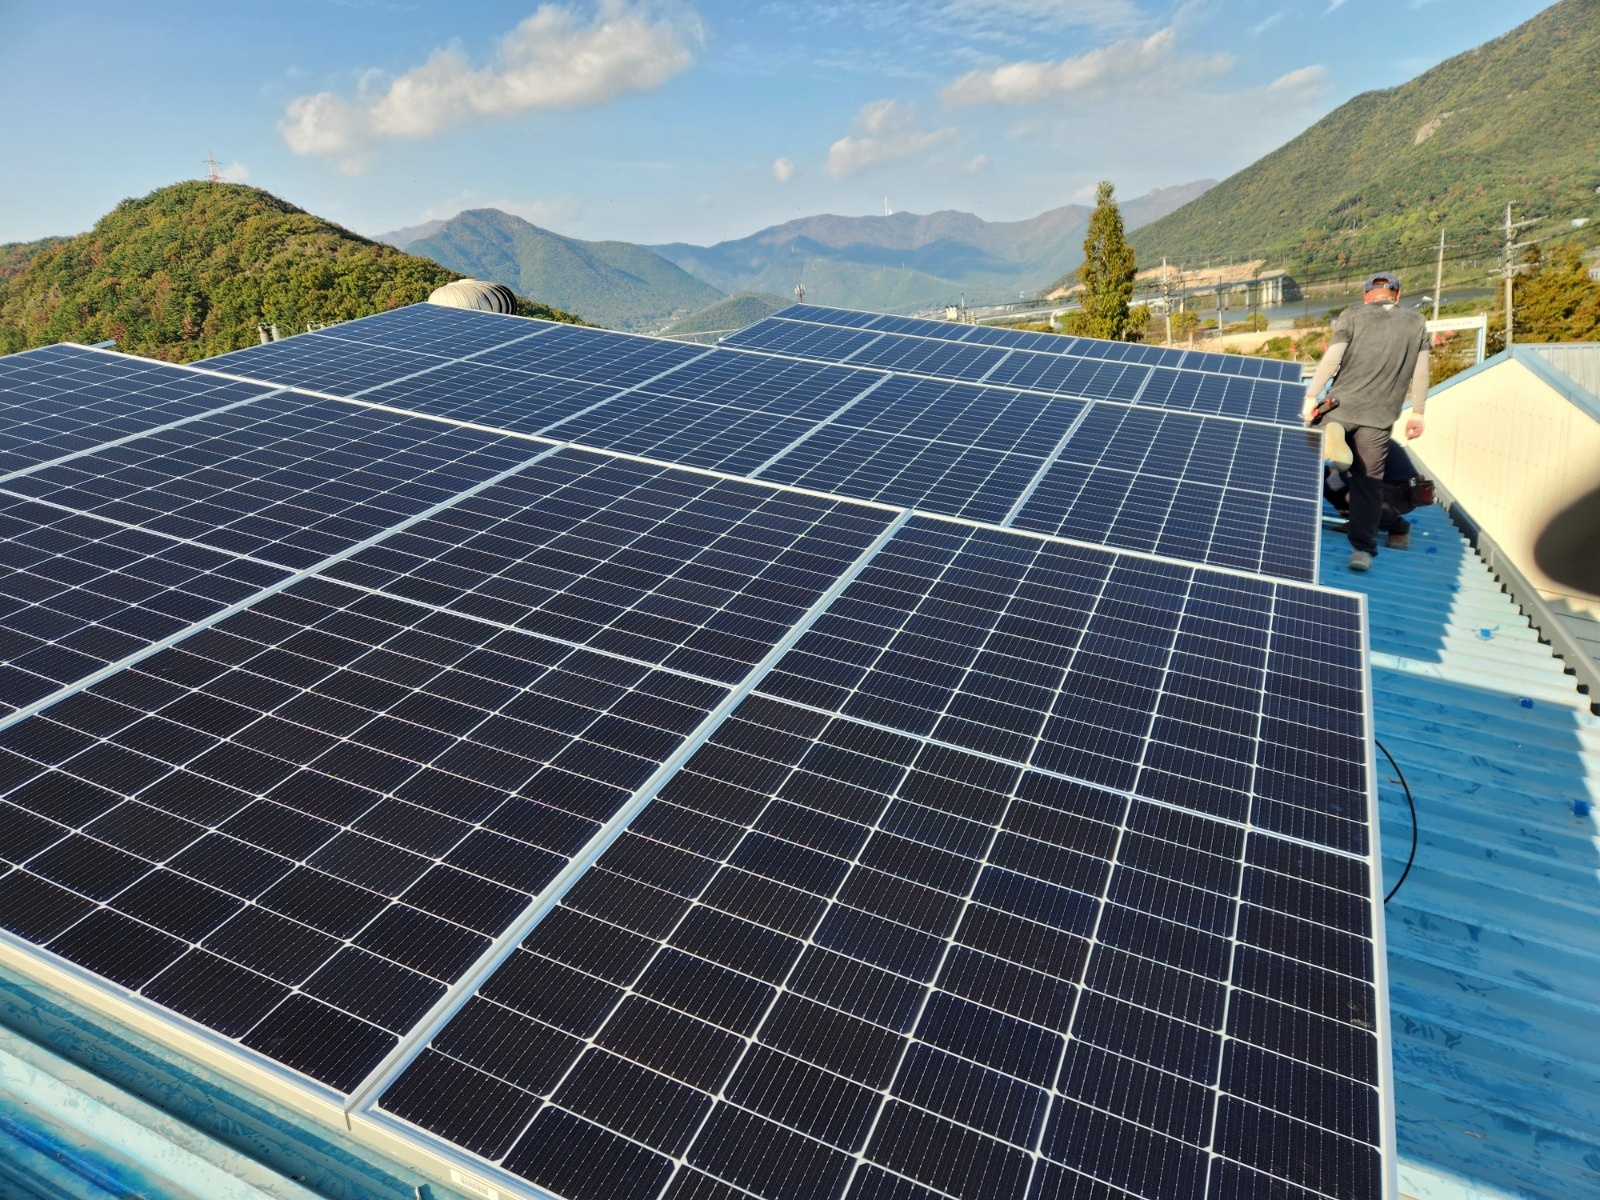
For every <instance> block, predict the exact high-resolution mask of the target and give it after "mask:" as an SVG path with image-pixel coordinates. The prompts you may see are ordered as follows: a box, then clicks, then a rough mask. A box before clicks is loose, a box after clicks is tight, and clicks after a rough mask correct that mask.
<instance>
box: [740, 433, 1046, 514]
mask: <svg viewBox="0 0 1600 1200" xmlns="http://www.w3.org/2000/svg"><path fill="white" fill-rule="evenodd" d="M1043 465H1044V458H1043V457H1042V454H1040V455H1027V454H1006V453H1003V452H999V451H995V450H990V449H987V448H984V447H972V446H960V445H957V444H955V443H953V442H945V441H930V440H927V439H924V438H915V437H899V436H895V435H893V434H884V433H879V432H877V431H876V430H871V429H861V428H852V427H850V426H848V425H845V424H843V423H842V422H840V423H837V424H833V425H830V426H827V427H826V428H823V429H819V430H817V431H816V432H815V433H814V434H812V435H811V436H810V437H808V438H807V439H806V440H805V441H804V442H801V443H799V444H798V445H796V446H794V447H793V448H792V449H790V450H787V451H785V452H784V453H783V454H782V456H781V457H779V458H777V459H776V461H774V462H772V463H771V465H769V466H766V467H763V468H762V469H761V471H760V477H761V478H762V479H770V480H772V481H774V482H776V483H790V484H794V485H795V486H796V487H804V488H812V489H815V490H817V491H823V492H832V493H834V494H837V495H841V496H855V497H858V498H860V499H863V500H876V501H879V502H881V503H884V504H896V505H903V506H906V507H909V508H920V509H922V510H924V511H928V512H939V513H947V514H949V515H951V516H958V517H968V518H970V519H972V520H979V521H1000V520H1002V519H1003V518H1004V517H1005V515H1006V513H1007V512H1008V511H1010V509H1011V506H1012V504H1013V503H1014V502H1015V500H1016V498H1017V497H1018V496H1019V495H1021V494H1022V491H1023V489H1025V488H1026V487H1027V486H1028V483H1029V481H1030V480H1031V479H1032V478H1033V476H1034V475H1035V473H1037V471H1038V470H1039V468H1040V467H1041V466H1043Z"/></svg>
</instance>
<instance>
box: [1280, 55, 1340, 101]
mask: <svg viewBox="0 0 1600 1200" xmlns="http://www.w3.org/2000/svg"><path fill="white" fill-rule="evenodd" d="M1327 77H1328V72H1327V70H1326V69H1325V68H1324V67H1323V66H1322V65H1321V64H1320V63H1319V64H1317V65H1314V66H1310V67H1301V68H1300V69H1299V70H1297V71H1290V72H1289V73H1288V74H1287V75H1280V76H1278V77H1277V78H1276V79H1274V80H1273V81H1272V82H1271V83H1269V84H1267V94H1268V95H1272V96H1279V97H1289V98H1292V99H1294V100H1297V101H1298V100H1306V99H1309V98H1311V97H1312V96H1315V95H1316V94H1317V93H1319V92H1321V91H1322V85H1323V83H1324V82H1325V81H1326V80H1327Z"/></svg>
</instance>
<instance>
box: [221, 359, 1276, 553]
mask: <svg viewBox="0 0 1600 1200" xmlns="http://www.w3.org/2000/svg"><path fill="white" fill-rule="evenodd" d="M730 349H738V347H730ZM751 353H763V354H765V353H766V352H765V351H760V352H755V351H752V352H751ZM701 357H704V356H703V355H701V356H696V357H695V358H694V359H690V360H688V361H687V362H684V363H680V364H677V366H674V367H672V368H669V369H668V370H667V371H663V372H661V374H662V375H666V374H670V373H671V372H672V371H674V370H677V369H678V367H682V366H687V365H688V363H689V362H697V361H699V359H700V358H701ZM769 357H776V358H787V359H790V360H791V361H795V362H804V363H814V362H816V361H817V360H813V359H805V358H796V357H794V356H792V355H769ZM822 365H830V364H827V363H823V364H822ZM833 365H837V364H833ZM855 369H857V370H881V368H868V367H857V368H855ZM211 373H212V374H220V373H219V372H211ZM892 374H905V372H898V371H885V372H884V375H885V378H887V377H888V376H889V375H892ZM222 377H223V378H228V379H232V380H234V381H236V382H242V383H256V384H259V383H260V382H261V381H260V380H256V379H252V378H249V377H245V376H233V375H226V376H222ZM656 378H660V376H659V375H658V376H653V377H652V380H653V379H656ZM928 378H931V379H933V381H934V382H938V383H950V382H952V381H950V380H947V379H941V378H937V377H928ZM652 380H647V381H645V382H647V383H648V382H651V381H652ZM642 386H644V385H643V384H638V385H635V387H642ZM288 390H291V391H293V392H296V393H298V394H300V395H306V396H313V397H315V398H317V399H320V400H332V401H336V402H339V403H343V404H354V405H358V406H360V407H363V408H372V409H378V410H381V411H383V412H387V413H391V414H394V415H396V416H406V417H414V418H416V419H418V420H424V421H437V422H440V423H443V424H447V425H454V426H457V427H460V428H464V429H472V430H476V431H478V432H481V433H493V434H498V435H500V436H502V437H510V438H520V439H522V440H525V441H548V440H551V439H548V438H546V437H545V436H544V435H543V433H542V432H541V433H538V434H534V433H522V432H518V431H514V430H507V429H502V428H500V427H498V426H494V425H485V424H482V423H480V422H476V421H465V420H462V419H460V418H457V417H447V416H441V415H438V414H434V413H423V412H414V411H412V410H410V409H405V408H398V407H395V406H393V405H387V404H378V403H375V402H373V401H369V400H360V399H356V398H353V397H350V396H336V395H333V394H331V393H327V392H317V391H311V390H309V389H306V388H298V387H297V388H292V389H288ZM627 390H628V391H631V390H633V389H632V388H630V389H627ZM1010 390H1012V391H1022V390H1024V389H1019V388H1012V389H1010ZM625 394H627V392H626V391H624V392H619V393H617V395H616V396H610V397H607V399H606V400H603V401H598V402H597V403H596V404H593V405H590V406H589V408H587V409H584V410H582V412H589V411H591V410H593V409H594V408H598V407H599V406H600V405H602V404H606V403H609V402H610V401H611V400H615V399H617V398H619V397H620V396H622V395H625ZM1029 394H1033V395H1044V396H1051V398H1056V397H1053V396H1052V394H1051V393H1029ZM863 395H865V393H863ZM858 399H859V397H858ZM1077 402H1078V403H1081V404H1084V405H1086V406H1093V405H1105V404H1110V405H1117V406H1119V407H1125V408H1127V407H1134V406H1132V405H1129V404H1127V403H1126V402H1125V401H1117V400H1108V399H1094V400H1082V399H1079V400H1077ZM1161 411H1179V410H1161ZM579 415H582V414H581V413H574V414H572V416H573V417H576V416H579ZM1189 415H1198V416H1200V417H1201V418H1203V419H1205V420H1223V421H1234V422H1236V423H1240V424H1251V425H1264V426H1266V427H1268V428H1273V429H1278V428H1282V427H1281V426H1278V425H1274V424H1271V423H1269V422H1263V421H1258V420H1251V419H1247V418H1240V417H1231V416H1225V415H1222V414H1213V413H1206V414H1189ZM570 419H571V417H568V418H563V420H570ZM1080 419H1081V418H1080ZM560 424H561V422H554V423H552V424H551V425H549V426H546V427H544V428H545V429H546V430H549V429H555V428H556V427H557V426H558V425H560ZM812 432H813V433H814V432H815V430H813V431H812ZM809 436H810V434H807V435H805V436H804V437H802V438H801V439H799V440H800V441H803V440H806V438H808V437H809ZM567 444H568V445H571V446H572V447H574V448H575V449H580V450H584V451H586V452H588V453H592V454H604V455H608V456H611V457H614V458H623V459H628V460H630V461H633V462H640V463H647V464H649V465H651V466H663V467H673V468H675V469H677V470H680V471H694V472H698V473H701V474H707V475H715V476H717V477H718V478H721V479H730V480H739V481H742V482H747V483H748V482H756V483H760V484H763V485H764V486H767V487H773V488H780V489H782V490H784V491H790V492H795V493H797V494H800V495H806V496H817V497H824V498H827V499H832V500H847V501H851V502H854V503H859V504H869V505H874V506H877V507H880V508H886V509H892V510H894V511H896V512H900V511H907V510H905V509H904V508H903V506H901V505H896V504H889V503H886V502H884V501H880V500H871V499H863V498H860V497H854V496H845V495H842V494H840V493H838V492H827V491H822V490H820V489H817V488H807V487H800V486H797V485H795V484H786V483H776V482H773V481H771V480H761V479H754V478H753V474H754V473H752V474H751V475H739V474H735V473H732V472H728V471H721V470H718V469H716V468H713V467H698V466H690V465H686V464H683V463H675V462H670V461H668V460H665V459H657V458H651V457H648V456H646V455H641V454H632V453H628V452H626V451H621V450H612V449H608V448H606V447H603V446H591V445H588V444H587V443H584V442H582V441H573V442H570V443H567ZM798 444H799V441H797V442H796V443H795V445H798ZM1065 444H1066V443H1065V442H1062V443H1061V445H1062V447H1064V446H1065ZM793 448H794V446H790V447H788V448H787V449H786V450H785V451H784V453H785V454H787V453H788V451H789V450H791V449H793ZM777 457H781V455H780V456H777ZM774 461H775V460H774ZM770 465H771V463H770V462H769V463H768V464H764V465H763V466H762V467H761V468H758V470H764V469H766V467H767V466H770ZM1040 478H1041V479H1042V478H1043V475H1042V473H1041V476H1040ZM1034 486H1037V484H1035V485H1034ZM909 511H911V512H913V513H914V514H915V515H917V516H923V517H930V518H933V519H935V520H941V521H955V522H958V523H961V524H967V525H973V526H977V527H983V528H1001V527H1004V528H1008V529H1010V531H1011V532H1014V533H1017V534H1020V535H1023V536H1027V537H1038V538H1044V539H1047V540H1052V541H1058V542H1062V543H1064V544H1068V545H1075V546H1085V547H1092V548H1095V549H1105V550H1110V551H1112V552H1113V553H1118V554H1130V555H1135V556H1138V557H1142V558H1148V559H1151V560H1152V561H1157V562H1167V563H1178V564H1183V565H1189V566H1193V565H1197V564H1196V563H1195V561H1194V560H1192V559H1183V558H1175V557H1171V556H1167V555H1162V554H1157V553H1155V552H1153V551H1147V550H1140V549H1137V548H1134V547H1126V546H1108V545H1106V544H1104V543H1101V542H1090V541H1085V540H1082V539H1078V538H1070V537H1065V536H1062V535H1060V534H1051V533H1044V532H1041V531H1035V530H1027V529H1015V528H1014V527H1010V526H997V525H995V524H994V523H992V522H985V521H978V520H975V519H973V518H969V517H959V516H952V515H950V514H948V513H939V512H933V511H929V510H926V509H911V510H909ZM1007 519H1013V518H1010V517H1008V518H1007ZM1198 565H1203V566H1204V567H1205V568H1206V569H1208V570H1217V571H1224V572H1228V573H1233V574H1240V575H1247V576H1249V577H1251V578H1266V579H1279V578H1282V576H1276V575H1262V574H1261V573H1260V572H1258V571H1246V570H1244V569H1242V568H1238V567H1231V566H1228V565H1226V564H1220V563H1203V564H1198Z"/></svg>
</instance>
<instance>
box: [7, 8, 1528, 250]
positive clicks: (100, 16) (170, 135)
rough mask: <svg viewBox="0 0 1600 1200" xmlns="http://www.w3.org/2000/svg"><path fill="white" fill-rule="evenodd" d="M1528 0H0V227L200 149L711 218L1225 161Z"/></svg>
mask: <svg viewBox="0 0 1600 1200" xmlns="http://www.w3.org/2000/svg"><path fill="white" fill-rule="evenodd" d="M1543 7H1545V5H1544V3H1542V0H1493V2H1491V0H1228V2H1226V3H1223V2H1221V0H1184V2H1180V3H1163V2H1160V0H557V2H555V3H549V4H543V5H540V4H537V3H526V2H513V0H448V2H445V0H412V2H409V3H407V2H404V0H274V2H273V3H270V4H244V3H236V2H231V0H224V2H222V3H218V2H217V0H206V2H202V0H140V2H138V3H128V2H126V0H122V2H117V3H113V2H110V0H50V2H47V3H41V2H36V0H0V112H3V113H4V114H5V119H4V121H3V122H0V162H3V163H4V164H5V169H4V171H3V173H0V241H14V240H21V239H31V238H36V237H41V236H44V235H46V234H54V233H75V232H78V231H81V230H83V229H87V228H88V227H89V226H90V225H92V224H93V223H94V221H95V220H96V219H98V218H99V217H100V216H101V215H103V214H104V213H105V212H106V211H107V210H109V209H110V208H111V207H112V206H113V205H114V204H115V203H116V202H117V201H118V200H120V199H122V198H124V197H127V196H136V195H142V194H144V193H145V192H147V191H149V190H150V189H152V188H155V187H159V186H161V185H163V184H167V183H171V182H174V181H176V180H179V179H184V178H194V177H198V176H200V175H202V174H203V173H204V170H205V168H204V165H203V162H202V160H203V159H204V158H205V157H206V155H207V153H208V151H209V152H214V153H215V155H216V157H217V159H218V160H219V161H220V162H221V163H222V165H223V166H224V168H225V169H226V172H227V174H228V175H229V177H230V178H236V179H241V180H244V181H246V182H249V183H252V184H255V185H258V186H260V187H264V188H266V189H268V190H269V191H272V192H275V193H277V194H278V195H280V196H283V197H284V198H286V199H288V200H290V201H291V202H293V203H295V204H298V205H300V206H301V207H303V208H307V209H309V210H310V211H312V212H315V213H318V214H320V215H322V216H325V217H328V218H330V219H332V220H335V221H339V222H340V223H342V224H344V225H347V226H349V227H350V228H352V229H355V230H358V231H360V232H362V233H367V234H376V233H380V232H383V231H385V230H388V229H392V228H396V227H398V226H403V225H410V224H414V223H416V222H419V221H422V220H424V219H427V218H430V217H439V216H449V215H451V214H453V213H455V212H457V211H459V210H461V209H463V208H471V207H484V206H492V207H498V208H504V209H507V210H509V211H513V212H516V213H518V214H520V215H522V216H525V217H527V218H528V219H529V220H532V221H534V222H536V223H538V224H541V225H545V226H547V227H549V228H552V229H555V230H557V231H559V232H562V233H567V234H571V235H573V236H576V237H583V238H619V239H623V240H627V241H636V242H646V243H654V242H666V241H691V242H700V243H708V242H714V241H718V240H721V239H724V238H733V237H741V236H744V235H745V234H748V233H751V232H754V231H755V230H757V229H759V228H761V227H762V226H765V225H768V224H772V223H775V222H778V221H782V220H787V219H790V218H792V217H797V216H802V215H806V214H810V213H816V212H837V213H870V212H881V211H883V205H884V201H885V198H887V200H888V203H889V204H890V205H891V206H892V207H893V208H894V209H895V210H897V211H899V210H903V209H910V210H913V211H917V212H930V211H933V210H936V209H940V208H956V209H964V210H967V211H971V212H976V213H977V214H979V215H980V216H982V217H984V218H986V219H989V220H1017V219H1022V218H1026V217H1030V216H1033V215H1035V214H1037V213H1039V212H1042V211H1044V210H1046V209H1049V208H1053V207H1055V206H1057V205H1060V204H1065V203H1069V202H1074V201H1076V202H1082V201H1084V200H1085V199H1089V198H1092V194H1093V189H1094V183H1095V181H1096V180H1099V179H1101V178H1109V179H1111V180H1113V181H1114V182H1115V183H1116V184H1117V190H1118V194H1119V195H1120V196H1122V197H1124V198H1127V197H1133V196H1136V195H1139V194H1141V193H1143V192H1145V191H1148V190H1149V189H1151V188H1154V187H1160V186H1163V185H1168V184H1178V183H1185V182H1188V181H1190V180H1193V179H1200V178H1206V177H1211V178H1218V179H1220V178H1223V177H1225V176H1227V175H1228V174H1230V173H1231V172H1233V171H1236V170H1238V169H1239V168H1241V167H1243V166H1245V165H1247V164H1248V163H1250V162H1251V161H1253V160H1254V159H1256V158H1258V157H1259V156H1260V155H1261V154H1263V153H1265V152H1266V151H1268V150H1270V149H1272V148H1273V147H1275V146H1277V145H1280V144H1281V143H1283V142H1284V141H1286V140H1288V139H1289V138H1290V137H1292V136H1293V135H1294V134H1296V133H1298V132H1299V131H1300V130H1301V129H1303V128H1305V127H1306V126H1307V125H1309V124H1310V123H1311V122H1312V121H1314V120H1315V119H1316V118H1317V117H1319V116H1321V115H1323V114H1324V113H1326V112H1328V111H1329V110H1331V109H1333V108H1335V107H1337V106H1338V105H1339V104H1340V103H1342V102H1343V101H1345V100H1347V99H1349V98H1350V97H1351V96H1353V95H1355V94H1356V93H1358V92H1362V91H1367V90H1370V89H1372V88H1377V87H1387V86H1391V85H1394V84H1397V83H1401V82H1404V81H1405V80H1406V79H1409V78H1411V77H1412V76H1414V75H1416V74H1418V73H1419V72H1421V71H1423V70H1425V69H1426V68H1427V67H1429V66H1432V65H1433V64H1435V63H1437V62H1440V61H1442V60H1443V59H1445V58H1448V57H1450V56H1451V55H1453V54H1456V53H1459V52H1460V51H1462V50H1466V49H1468V48H1470V47H1472V46H1474V45H1477V44H1478V43H1480V42H1482V41H1485V40H1487V39H1489V38H1492V37H1495V36H1497V35H1499V34H1501V33H1504V32H1506V31H1507V30H1509V29H1510V28H1512V27H1513V26H1514V25H1516V24H1519V23H1521V22H1522V21H1524V20H1526V19H1527V18H1528V17H1530V16H1532V15H1533V14H1534V13H1536V12H1538V11H1539V10H1540V9H1541V8H1543Z"/></svg>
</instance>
